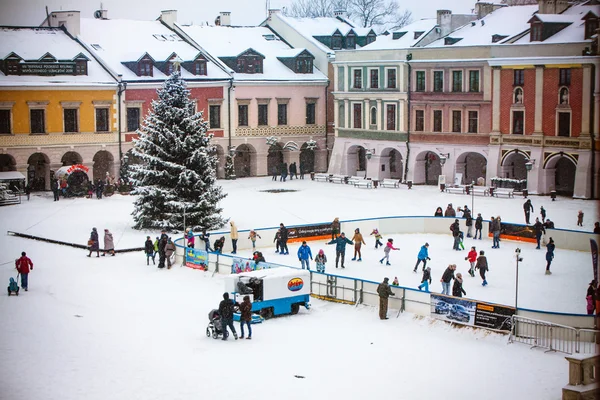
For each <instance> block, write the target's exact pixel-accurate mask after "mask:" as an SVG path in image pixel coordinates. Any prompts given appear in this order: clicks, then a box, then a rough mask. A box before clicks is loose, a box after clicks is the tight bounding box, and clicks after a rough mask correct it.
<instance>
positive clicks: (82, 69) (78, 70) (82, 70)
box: [75, 60, 87, 75]
mask: <svg viewBox="0 0 600 400" xmlns="http://www.w3.org/2000/svg"><path fill="white" fill-rule="evenodd" d="M75 75H87V61H83V60H81V61H76V62H75Z"/></svg>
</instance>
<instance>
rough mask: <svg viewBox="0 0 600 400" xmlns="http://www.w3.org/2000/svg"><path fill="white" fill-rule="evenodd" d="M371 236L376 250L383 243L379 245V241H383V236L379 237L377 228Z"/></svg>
mask: <svg viewBox="0 0 600 400" xmlns="http://www.w3.org/2000/svg"><path fill="white" fill-rule="evenodd" d="M371 235H374V236H375V250H377V248H378V247H379V246H383V243H381V239H383V236H381V233H379V230H378V229H377V228H374V229H373V232H371Z"/></svg>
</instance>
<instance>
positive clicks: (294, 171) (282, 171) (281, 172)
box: [271, 161, 306, 182]
mask: <svg viewBox="0 0 600 400" xmlns="http://www.w3.org/2000/svg"><path fill="white" fill-rule="evenodd" d="M298 170H299V171H298ZM298 172H300V177H299V178H298ZM305 172H306V168H305V166H304V163H303V162H302V161H300V168H298V166H297V165H296V162H295V161H294V162H293V163H291V164H290V165H289V167H288V164H287V163H286V162H282V163H281V164H279V166H277V165H275V166H273V168H272V170H271V175H272V176H273V179H272V180H274V181H276V180H277V177H279V181H280V182H285V181H286V179H287V177H288V175H289V177H290V181H291V180H292V179H294V178H296V179H304V173H305Z"/></svg>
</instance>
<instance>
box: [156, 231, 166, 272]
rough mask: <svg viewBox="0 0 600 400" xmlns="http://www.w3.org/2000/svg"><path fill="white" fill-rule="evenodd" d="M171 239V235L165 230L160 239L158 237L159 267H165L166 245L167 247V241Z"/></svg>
mask: <svg viewBox="0 0 600 400" xmlns="http://www.w3.org/2000/svg"><path fill="white" fill-rule="evenodd" d="M168 241H169V237H168V236H167V233H166V232H165V231H164V230H163V231H162V233H161V235H160V239H158V268H164V267H165V261H166V260H167V251H166V249H165V247H167V242H168Z"/></svg>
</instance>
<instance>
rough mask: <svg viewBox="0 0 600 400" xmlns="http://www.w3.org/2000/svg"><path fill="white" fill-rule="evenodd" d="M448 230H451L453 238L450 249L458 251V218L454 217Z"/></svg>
mask: <svg viewBox="0 0 600 400" xmlns="http://www.w3.org/2000/svg"><path fill="white" fill-rule="evenodd" d="M450 230H451V231H452V238H453V239H454V244H453V245H452V250H457V251H459V250H460V249H459V248H458V246H459V244H460V224H459V222H458V219H455V220H454V223H453V224H452V225H450Z"/></svg>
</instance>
